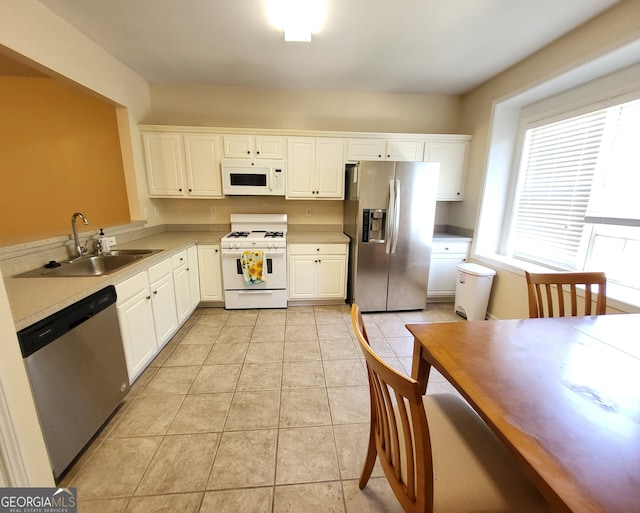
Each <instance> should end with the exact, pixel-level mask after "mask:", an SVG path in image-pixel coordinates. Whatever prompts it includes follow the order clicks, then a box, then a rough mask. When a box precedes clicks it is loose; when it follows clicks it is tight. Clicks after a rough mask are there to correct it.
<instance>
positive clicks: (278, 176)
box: [273, 168, 284, 190]
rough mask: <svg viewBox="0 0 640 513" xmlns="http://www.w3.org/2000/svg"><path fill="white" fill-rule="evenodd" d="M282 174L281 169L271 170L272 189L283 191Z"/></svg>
mask: <svg viewBox="0 0 640 513" xmlns="http://www.w3.org/2000/svg"><path fill="white" fill-rule="evenodd" d="M283 174H284V173H283V172H282V169H279V168H275V169H274V170H273V188H274V189H276V190H283V189H284V184H283V182H282V180H283V178H282V175H283Z"/></svg>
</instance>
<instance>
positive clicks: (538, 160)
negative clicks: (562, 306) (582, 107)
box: [509, 109, 607, 270]
mask: <svg viewBox="0 0 640 513" xmlns="http://www.w3.org/2000/svg"><path fill="white" fill-rule="evenodd" d="M606 114H607V111H606V109H603V110H599V111H596V112H591V113H589V114H585V115H582V116H577V117H573V118H570V119H566V120H563V121H560V122H557V123H551V124H548V125H544V126H540V127H537V128H532V129H530V130H527V132H526V135H525V143H524V149H523V153H522V160H521V165H520V174H519V176H520V180H519V185H518V194H517V196H516V204H515V217H514V220H513V222H512V233H511V237H510V238H509V243H510V252H511V254H512V255H513V256H514V257H516V258H522V259H525V260H530V261H533V262H537V263H541V264H546V265H549V266H552V267H558V268H561V269H572V270H575V269H577V268H578V267H579V266H580V265H581V263H579V262H578V261H579V260H581V253H583V252H584V249H585V241H584V237H583V235H584V230H585V224H584V218H585V213H586V212H587V208H588V205H589V198H590V195H591V190H592V185H593V181H594V175H595V173H596V169H597V166H598V159H599V152H600V147H601V143H602V140H603V136H604V130H605V124H606Z"/></svg>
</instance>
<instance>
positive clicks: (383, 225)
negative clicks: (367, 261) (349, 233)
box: [362, 208, 387, 243]
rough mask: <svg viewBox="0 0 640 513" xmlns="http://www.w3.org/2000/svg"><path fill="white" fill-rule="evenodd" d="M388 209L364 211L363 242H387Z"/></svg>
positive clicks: (367, 209)
mask: <svg viewBox="0 0 640 513" xmlns="http://www.w3.org/2000/svg"><path fill="white" fill-rule="evenodd" d="M386 231H387V209H385V208H375V209H373V208H365V209H363V211H362V242H383V243H384V242H386V239H387V234H386Z"/></svg>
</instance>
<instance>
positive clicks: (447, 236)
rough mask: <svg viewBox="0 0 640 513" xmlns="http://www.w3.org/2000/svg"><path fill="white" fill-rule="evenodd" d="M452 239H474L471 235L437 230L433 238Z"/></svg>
mask: <svg viewBox="0 0 640 513" xmlns="http://www.w3.org/2000/svg"><path fill="white" fill-rule="evenodd" d="M451 239H456V240H464V241H470V240H472V239H471V237H463V236H462V235H454V234H453V233H443V232H436V233H434V234H433V240H451Z"/></svg>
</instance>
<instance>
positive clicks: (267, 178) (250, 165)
mask: <svg viewBox="0 0 640 513" xmlns="http://www.w3.org/2000/svg"><path fill="white" fill-rule="evenodd" d="M284 188H285V164H284V161H283V160H262V159H255V160H251V159H223V160H222V192H223V193H224V194H228V195H241V196H284Z"/></svg>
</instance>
